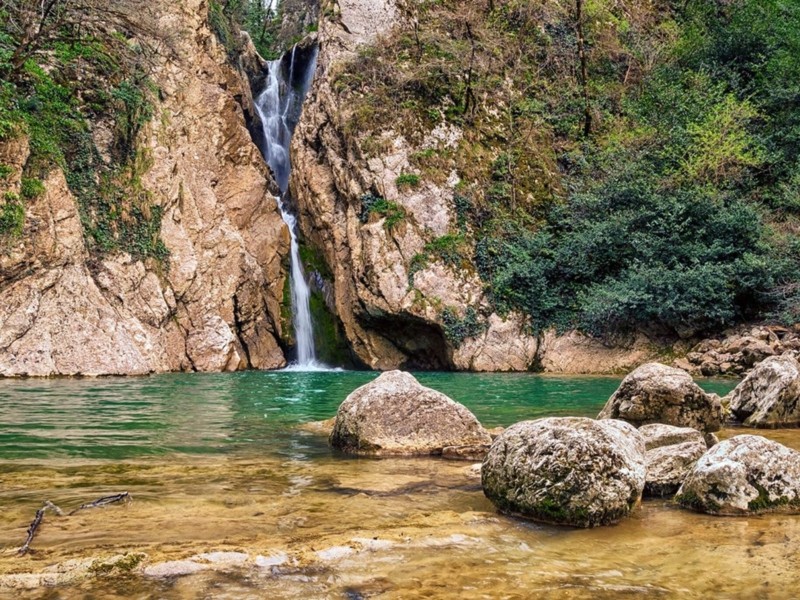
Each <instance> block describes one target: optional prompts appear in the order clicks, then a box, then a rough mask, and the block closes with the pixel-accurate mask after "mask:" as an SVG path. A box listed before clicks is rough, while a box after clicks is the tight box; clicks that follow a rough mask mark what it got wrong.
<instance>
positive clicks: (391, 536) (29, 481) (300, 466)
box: [0, 372, 800, 599]
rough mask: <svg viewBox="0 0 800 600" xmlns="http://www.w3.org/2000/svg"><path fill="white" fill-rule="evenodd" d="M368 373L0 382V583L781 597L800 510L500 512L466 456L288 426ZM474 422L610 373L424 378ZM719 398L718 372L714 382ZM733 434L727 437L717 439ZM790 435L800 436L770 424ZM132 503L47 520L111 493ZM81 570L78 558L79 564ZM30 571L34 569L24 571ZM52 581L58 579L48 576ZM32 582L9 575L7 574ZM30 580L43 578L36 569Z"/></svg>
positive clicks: (284, 594)
mask: <svg viewBox="0 0 800 600" xmlns="http://www.w3.org/2000/svg"><path fill="white" fill-rule="evenodd" d="M375 376H376V375H375V374H373V373H347V372H338V373H309V374H301V373H241V374H229V375H164V376H155V377H146V378H130V379H98V380H78V379H76V380H19V381H14V380H4V381H3V380H0V422H2V428H0V505H1V506H2V508H3V510H2V511H0V582H4V583H0V586H2V585H4V584H5V585H8V584H9V583H11V581H12V579H11V578H9V575H12V574H25V573H41V572H44V571H46V570H47V569H48V568H50V567H52V565H59V566H58V567H56V568H57V569H61V571H68V567H69V565H70V563H69V562H68V561H70V560H75V559H83V558H86V557H90V558H94V557H101V558H104V557H110V556H112V555H115V554H121V553H124V552H129V553H135V552H141V553H145V554H146V555H147V558H146V559H145V560H144V561H143V563H142V564H143V565H145V566H149V567H153V566H155V565H158V564H159V563H161V562H163V561H175V560H182V559H187V558H190V557H193V556H195V555H197V554H200V553H208V552H223V551H224V552H235V553H237V554H227V555H211V556H210V557H204V558H196V559H195V560H194V563H193V564H194V565H200V566H201V567H202V568H203V569H204V570H202V571H201V572H198V573H196V574H191V575H186V576H184V577H172V578H158V577H150V576H144V575H129V576H125V575H124V574H121V573H120V572H119V571H120V570H119V569H111V570H110V572H109V573H108V574H106V573H104V572H103V569H95V571H99V573H98V574H97V575H96V576H92V577H88V578H87V577H85V576H81V577H76V578H75V580H74V581H72V582H68V583H62V584H61V585H59V586H57V587H52V588H34V589H29V590H14V591H12V590H10V589H8V588H7V587H6V588H5V589H4V588H3V587H0V595H3V593H4V592H5V593H6V595H11V594H13V596H14V597H16V598H150V597H159V598H203V597H207V598H304V599H306V598H345V599H354V598H443V597H447V598H530V597H541V598H617V597H654V598H662V597H696V598H705V597H707V596H709V595H711V594H714V595H715V596H716V597H717V598H734V597H754V598H755V597H757V598H790V597H795V596H796V588H795V585H796V584H797V583H798V582H800V581H798V575H797V559H796V556H797V555H798V551H799V550H800V518H798V517H787V516H765V517H759V518H751V519H733V518H713V517H708V516H703V515H697V514H694V513H690V512H687V511H684V510H681V509H678V508H676V507H674V506H672V505H671V504H670V503H668V502H662V501H657V502H653V501H648V502H644V503H643V504H642V507H641V508H640V509H639V510H637V511H636V513H635V515H634V516H633V517H632V518H630V519H628V520H626V521H624V522H623V523H621V524H620V525H617V526H614V527H606V528H600V529H595V530H588V531H584V530H578V531H576V530H570V529H564V528H556V527H548V526H540V525H535V524H531V523H527V522H523V521H519V520H515V519H511V518H507V517H504V516H501V515H498V514H497V513H496V512H495V511H494V509H493V507H492V505H491V504H490V503H489V502H488V501H487V500H486V499H485V498H484V496H483V494H482V492H481V490H480V482H479V479H478V478H476V477H475V475H474V473H470V465H469V463H461V462H452V461H445V460H440V459H422V458H420V459H382V460H378V459H354V458H348V457H344V456H341V455H339V454H337V453H335V452H333V451H331V450H330V449H329V448H328V446H327V443H326V440H325V438H324V437H322V436H320V435H317V434H314V433H310V432H308V431H304V430H302V429H299V428H298V427H297V425H299V424H302V423H305V422H309V421H315V420H320V419H324V418H327V417H330V416H332V415H333V414H334V412H335V409H336V407H337V406H338V404H339V403H340V402H341V401H342V400H343V399H344V397H345V396H346V395H347V393H349V392H350V391H352V390H353V389H355V388H356V387H357V386H359V385H361V384H363V383H365V382H367V381H369V380H371V379H372V378H374V377H375ZM419 379H420V380H421V381H422V382H423V383H425V384H426V385H429V386H431V387H434V388H436V389H439V390H441V391H443V392H445V393H446V394H448V395H450V396H451V397H453V398H455V399H457V400H459V401H461V402H463V403H464V404H465V405H467V406H468V407H469V408H470V409H472V410H473V411H474V412H475V413H476V415H477V416H478V417H479V419H481V421H482V422H483V423H484V424H485V425H487V426H489V427H492V426H497V425H509V424H511V423H513V422H516V421H518V420H522V419H526V418H536V417H540V416H544V415H553V414H564V415H586V416H594V415H596V413H597V412H598V411H599V409H600V408H601V407H602V405H603V404H604V402H605V400H606V399H607V398H608V396H609V395H610V394H611V393H612V392H613V390H614V389H616V386H617V385H618V383H619V379H617V378H596V377H595V378H562V377H542V376H534V375H528V374H524V375H496V374H492V375H478V374H444V373H424V374H420V375H419ZM702 384H703V385H704V386H705V387H706V388H707V389H710V390H713V391H717V392H720V393H724V392H726V391H727V390H728V389H730V387H732V385H733V383H732V382H729V381H709V382H702ZM731 433H737V432H735V431H734V432H724V433H723V435H730V434H731ZM769 435H775V436H778V437H779V438H780V439H781V441H783V442H784V443H789V444H791V445H793V446H795V447H798V446H800V443H798V442H800V436H798V434H797V433H796V432H795V431H780V432H774V433H772V432H770V433H769ZM121 491H129V492H130V493H131V494H132V496H133V502H132V503H131V504H127V505H112V506H108V507H104V508H98V509H92V510H85V511H81V512H79V513H77V514H76V515H73V516H69V517H56V516H55V515H47V516H46V517H45V522H44V525H43V526H42V528H41V530H40V532H39V534H38V535H37V537H36V539H35V540H34V543H33V548H34V549H35V550H36V552H35V553H33V554H31V555H28V556H24V557H18V556H16V554H15V552H16V549H17V548H18V547H19V546H20V545H21V544H22V542H23V541H24V539H25V535H26V528H27V526H28V524H29V523H30V521H31V519H32V518H33V514H34V512H35V511H36V509H37V508H39V507H40V506H41V503H42V502H43V501H44V500H45V499H49V500H51V501H53V502H55V503H56V504H58V505H59V506H61V507H62V508H64V509H71V508H74V507H76V506H78V505H80V504H81V503H83V502H86V501H87V500H92V499H94V498H97V497H100V496H103V495H106V494H108V493H114V492H121ZM76 572H77V571H76ZM37 577H38V576H37ZM60 577H61V578H62V579H64V576H63V573H62V575H61V576H60ZM23 580H24V581H27V582H28V584H30V585H33V583H30V582H31V580H30V579H27V580H25V579H24V577H23V578H19V577H18V578H17V579H15V580H14V581H15V582H16V583H15V585H21V584H20V581H23ZM36 582H39V580H38V579H37V580H36Z"/></svg>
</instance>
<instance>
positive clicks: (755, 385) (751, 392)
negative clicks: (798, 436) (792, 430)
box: [730, 354, 800, 427]
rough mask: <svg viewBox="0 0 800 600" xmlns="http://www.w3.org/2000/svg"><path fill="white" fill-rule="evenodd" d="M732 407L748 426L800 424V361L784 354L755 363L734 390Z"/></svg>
mask: <svg viewBox="0 0 800 600" xmlns="http://www.w3.org/2000/svg"><path fill="white" fill-rule="evenodd" d="M730 410H731V412H732V413H733V416H734V417H736V418H737V419H738V420H740V421H742V422H743V423H744V424H745V425H747V426H748V427H796V426H798V425H800V363H798V361H797V359H796V358H794V356H792V355H791V354H784V355H782V356H772V357H770V358H767V359H766V360H764V361H763V362H761V363H759V364H758V365H756V367H755V368H754V369H753V370H752V371H751V372H750V374H749V375H748V376H747V377H745V379H744V381H742V382H741V383H740V384H739V385H738V386H736V389H734V390H733V392H732V393H731V395H730Z"/></svg>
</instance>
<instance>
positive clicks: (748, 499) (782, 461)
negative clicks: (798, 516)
mask: <svg viewBox="0 0 800 600" xmlns="http://www.w3.org/2000/svg"><path fill="white" fill-rule="evenodd" d="M676 500H677V501H678V502H679V503H680V504H681V505H682V506H685V507H686V508H691V509H693V510H696V511H699V512H704V513H709V514H712V515H748V514H758V513H762V512H788V513H800V452H797V451H795V450H792V449H791V448H787V447H786V446H784V445H783V444H779V443H778V442H773V441H771V440H768V439H766V438H764V437H761V436H758V435H737V436H736V437H732V438H731V439H729V440H725V441H723V442H720V443H719V444H717V445H716V446H714V447H713V448H711V449H710V450H709V451H708V452H706V453H705V454H704V455H703V456H702V457H701V458H700V460H698V461H697V463H696V464H695V466H694V468H693V469H692V470H691V471H690V472H689V474H688V475H687V476H686V479H685V480H684V481H683V485H682V486H681V488H680V490H678V495H677V496H676Z"/></svg>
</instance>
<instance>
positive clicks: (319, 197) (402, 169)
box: [290, 0, 538, 371]
mask: <svg viewBox="0 0 800 600" xmlns="http://www.w3.org/2000/svg"><path fill="white" fill-rule="evenodd" d="M322 14H323V15H324V16H323V18H322V20H321V22H320V27H319V38H318V43H319V46H320V52H319V58H318V62H317V74H316V79H315V83H314V85H313V87H312V90H311V92H310V94H309V96H308V98H307V100H306V105H305V108H304V112H303V116H302V119H301V121H300V123H299V125H298V128H297V130H296V132H295V137H294V139H293V145H292V156H293V171H292V179H291V183H290V189H291V192H292V195H293V198H294V200H295V202H296V204H297V207H298V210H299V212H300V224H301V228H302V231H303V233H304V235H305V237H306V239H307V240H308V243H309V244H310V245H312V246H314V247H316V248H318V249H320V250H321V252H322V254H323V257H324V261H325V263H326V264H327V266H328V267H329V268H330V271H331V274H332V277H331V278H330V279H331V280H330V281H329V282H328V284H329V285H330V287H331V294H330V296H331V299H332V301H331V302H330V305H331V307H332V308H333V311H334V312H335V314H336V316H337V317H338V319H339V320H340V322H341V325H342V327H343V329H344V331H345V334H346V336H347V338H348V340H349V342H350V343H351V345H352V348H353V350H354V352H355V354H356V355H357V356H358V357H359V359H360V360H361V361H363V362H364V363H365V364H367V365H369V366H370V367H372V368H377V369H390V368H398V367H422V368H456V369H464V370H466V369H471V370H478V371H509V370H526V369H528V368H530V367H531V366H532V365H533V363H534V360H535V358H536V351H537V348H538V342H537V339H536V337H535V336H533V335H531V334H530V333H528V332H527V323H526V321H525V320H524V319H523V318H522V317H521V316H519V315H516V314H513V313H512V314H510V315H507V316H506V317H505V318H503V317H500V316H499V315H497V314H493V312H492V310H491V308H490V305H489V302H488V301H487V298H486V297H485V293H484V290H483V284H482V282H481V280H480V279H479V278H478V276H477V275H476V274H475V273H474V269H473V268H472V267H471V265H468V264H467V265H452V264H447V263H446V261H442V260H431V261H424V262H423V261H422V260H421V257H422V256H423V252H424V251H425V249H426V247H429V245H430V244H431V243H432V242H434V241H435V240H437V239H441V238H443V237H445V238H446V236H447V235H448V234H452V233H454V232H455V229H456V218H457V217H456V215H455V213H454V210H453V208H452V204H453V186H454V185H455V184H456V183H457V176H456V174H455V173H453V176H452V177H453V178H455V179H454V180H452V181H447V182H444V183H443V184H441V185H439V184H436V183H433V182H430V183H428V182H426V183H425V184H423V185H417V180H416V179H415V178H414V177H413V173H414V169H413V168H412V166H411V163H410V156H411V155H412V154H413V153H414V152H416V151H418V150H419V149H420V148H425V147H434V146H435V147H440V146H442V147H447V146H453V145H454V144H455V142H456V141H457V140H458V138H459V136H460V135H461V134H460V131H459V130H458V129H457V128H447V129H445V128H439V129H433V130H431V131H429V132H428V134H427V136H426V137H425V139H424V140H423V141H422V143H421V144H420V143H412V142H411V141H409V140H407V139H406V138H405V137H403V135H402V134H400V133H399V132H394V131H387V132H385V135H384V142H385V146H386V148H385V150H384V151H383V152H381V153H378V154H373V155H371V156H367V155H366V154H365V152H364V151H363V147H362V146H363V144H364V142H365V140H364V139H363V138H359V136H358V134H357V132H351V131H348V128H347V125H346V123H347V119H348V117H349V115H348V112H347V111H348V106H347V103H346V102H345V101H344V98H343V97H342V96H341V95H340V94H339V93H338V92H337V91H336V89H335V85H334V76H335V74H336V72H337V70H338V69H341V68H342V67H343V64H344V62H345V61H346V60H348V59H349V58H352V57H353V56H354V53H355V52H356V51H357V49H358V47H359V46H360V45H363V44H368V43H371V42H373V41H374V40H375V39H376V37H377V36H379V35H381V34H382V33H385V32H386V31H387V30H388V29H389V28H391V27H392V25H393V24H395V23H396V22H397V20H398V19H400V18H401V13H400V10H399V9H398V8H397V7H396V6H395V4H394V3H393V2H392V1H391V0H381V1H378V2H375V1H369V0H342V1H340V2H338V3H329V5H328V6H326V7H323V11H322ZM404 175H405V176H406V177H405V179H404V178H403V176H404ZM409 175H410V176H409ZM404 181H407V182H409V183H410V185H406V184H405V183H404Z"/></svg>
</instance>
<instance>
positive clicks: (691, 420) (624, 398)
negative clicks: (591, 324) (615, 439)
mask: <svg viewBox="0 0 800 600" xmlns="http://www.w3.org/2000/svg"><path fill="white" fill-rule="evenodd" d="M722 417H723V411H722V404H721V403H720V401H719V396H717V395H716V394H707V393H706V392H704V391H703V389H702V388H701V387H700V386H699V385H697V384H696V383H695V382H694V381H692V377H691V376H690V375H689V374H688V373H687V372H686V371H683V370H681V369H676V368H674V367H668V366H666V365H662V364H659V363H648V364H646V365H642V366H641V367H639V368H638V369H636V370H634V371H632V372H631V373H629V374H628V376H627V377H625V379H623V380H622V383H621V384H620V386H619V388H617V391H616V392H614V395H612V396H611V398H609V399H608V402H606V405H605V407H604V408H603V410H602V411H601V412H600V414H599V415H598V417H597V418H598V419H621V420H623V421H627V422H628V423H632V424H633V425H636V426H637V427H638V426H640V425H645V424H648V423H666V424H668V425H675V426H676V427H691V428H693V429H699V430H700V431H704V432H708V431H717V430H719V428H720V426H721V425H722Z"/></svg>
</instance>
